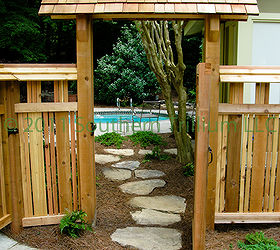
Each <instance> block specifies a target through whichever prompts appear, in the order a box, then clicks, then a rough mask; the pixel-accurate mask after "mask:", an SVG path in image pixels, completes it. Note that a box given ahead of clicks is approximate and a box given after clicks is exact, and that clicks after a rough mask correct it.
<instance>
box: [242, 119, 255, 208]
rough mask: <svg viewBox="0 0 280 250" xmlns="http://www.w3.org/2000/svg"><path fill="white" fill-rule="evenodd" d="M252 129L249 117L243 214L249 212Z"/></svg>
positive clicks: (252, 121)
mask: <svg viewBox="0 0 280 250" xmlns="http://www.w3.org/2000/svg"><path fill="white" fill-rule="evenodd" d="M253 129H254V117H253V115H249V119H248V152H247V169H246V184H245V194H244V212H248V211H249V200H250V187H251V172H252V152H253V148H252V146H253Z"/></svg>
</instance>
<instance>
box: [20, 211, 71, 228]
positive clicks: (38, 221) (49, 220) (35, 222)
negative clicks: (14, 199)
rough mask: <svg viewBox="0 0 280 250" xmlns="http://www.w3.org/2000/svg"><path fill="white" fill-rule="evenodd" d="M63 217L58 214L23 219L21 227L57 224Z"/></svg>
mask: <svg viewBox="0 0 280 250" xmlns="http://www.w3.org/2000/svg"><path fill="white" fill-rule="evenodd" d="M63 216H65V215H64V214H60V215H48V216H39V217H28V218H23V219H22V225H23V227H33V226H44V225H54V224H59V223H60V221H61V219H62V218H63Z"/></svg>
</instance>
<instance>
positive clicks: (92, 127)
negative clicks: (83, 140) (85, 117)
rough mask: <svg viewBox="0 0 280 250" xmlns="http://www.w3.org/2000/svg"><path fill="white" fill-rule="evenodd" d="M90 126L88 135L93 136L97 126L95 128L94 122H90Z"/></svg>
mask: <svg viewBox="0 0 280 250" xmlns="http://www.w3.org/2000/svg"><path fill="white" fill-rule="evenodd" d="M90 125H91V132H90V135H91V136H94V131H95V130H96V128H97V126H96V124H95V123H94V122H91V123H90Z"/></svg>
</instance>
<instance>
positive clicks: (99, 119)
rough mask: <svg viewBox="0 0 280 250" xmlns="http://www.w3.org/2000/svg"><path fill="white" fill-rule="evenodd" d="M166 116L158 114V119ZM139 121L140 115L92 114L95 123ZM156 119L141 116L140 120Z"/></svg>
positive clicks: (164, 118) (165, 118) (160, 119)
mask: <svg viewBox="0 0 280 250" xmlns="http://www.w3.org/2000/svg"><path fill="white" fill-rule="evenodd" d="M168 119H169V118H168V117H167V116H160V117H159V118H158V120H159V121H163V120H168ZM132 120H133V121H134V122H140V117H137V116H133V115H127V114H102V115H94V122H95V123H107V122H108V123H117V122H120V121H122V122H132ZM149 121H157V118H142V119H141V122H149Z"/></svg>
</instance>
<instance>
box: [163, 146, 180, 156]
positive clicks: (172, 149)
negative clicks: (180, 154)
mask: <svg viewBox="0 0 280 250" xmlns="http://www.w3.org/2000/svg"><path fill="white" fill-rule="evenodd" d="M163 152H165V153H168V154H171V155H177V148H169V149H164V150H163Z"/></svg>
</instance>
